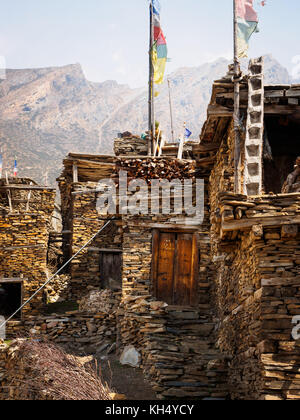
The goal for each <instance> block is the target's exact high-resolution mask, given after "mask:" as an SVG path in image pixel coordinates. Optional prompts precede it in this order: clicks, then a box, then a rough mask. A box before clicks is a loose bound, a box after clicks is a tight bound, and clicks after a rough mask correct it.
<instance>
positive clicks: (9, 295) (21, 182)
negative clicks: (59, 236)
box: [0, 178, 56, 318]
mask: <svg viewBox="0 0 300 420" xmlns="http://www.w3.org/2000/svg"><path fill="white" fill-rule="evenodd" d="M55 195H56V192H55V189H54V188H49V187H41V186H38V185H37V184H36V183H35V182H34V181H32V180H30V179H25V178H9V179H8V180H5V179H1V180H0V299H1V302H0V303H1V304H0V315H2V316H4V317H8V316H10V315H11V314H12V313H13V312H14V311H16V310H17V309H18V308H19V307H20V306H21V304H22V303H23V302H25V300H27V299H28V298H29V297H30V296H31V295H32V294H33V293H34V292H35V291H36V290H37V289H38V288H39V287H40V286H41V285H42V284H43V283H45V282H46V280H47V253H48V243H49V232H50V230H51V217H52V212H53V209H54V201H55ZM42 300H43V295H42V294H41V295H39V296H37V297H36V298H35V299H34V300H32V302H31V303H30V304H29V305H28V306H26V307H24V309H23V311H22V312H20V313H19V314H18V316H17V318H24V317H25V318H26V317H27V316H28V315H34V314H38V313H39V308H40V307H41V305H42V303H43V302H42Z"/></svg>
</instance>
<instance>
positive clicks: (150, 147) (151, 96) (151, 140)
mask: <svg viewBox="0 0 300 420" xmlns="http://www.w3.org/2000/svg"><path fill="white" fill-rule="evenodd" d="M153 43H154V24H153V2H152V0H150V45H149V111H148V114H149V115H148V118H149V126H148V130H149V140H148V156H152V153H153V144H154V91H153V90H154V68H153V63H152V48H153Z"/></svg>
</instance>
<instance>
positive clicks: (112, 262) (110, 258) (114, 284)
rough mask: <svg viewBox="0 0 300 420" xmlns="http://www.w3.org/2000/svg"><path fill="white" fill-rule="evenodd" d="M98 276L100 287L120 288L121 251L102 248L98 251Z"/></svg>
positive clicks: (118, 289)
mask: <svg viewBox="0 0 300 420" xmlns="http://www.w3.org/2000/svg"><path fill="white" fill-rule="evenodd" d="M100 278H101V288H102V289H111V290H113V291H121V290H122V253H121V251H110V250H102V251H101V252H100Z"/></svg>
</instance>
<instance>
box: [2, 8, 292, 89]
mask: <svg viewBox="0 0 300 420" xmlns="http://www.w3.org/2000/svg"><path fill="white" fill-rule="evenodd" d="M160 1H161V5H162V12H161V16H162V23H163V30H164V32H165V34H166V37H167V42H168V47H169V57H170V58H171V59H172V62H171V63H169V64H168V72H171V71H173V70H175V69H177V68H178V67H183V66H188V67H190V66H198V65H200V64H202V63H204V62H207V61H213V60H214V59H216V58H218V57H221V56H223V57H227V58H230V57H231V56H232V0H160ZM254 2H255V4H256V5H257V6H256V9H257V11H258V13H259V16H260V33H259V34H256V35H254V36H253V38H252V41H251V49H250V56H259V55H262V54H265V53H272V54H273V56H274V57H275V58H277V59H278V60H279V61H280V62H281V63H282V64H283V65H285V66H286V67H288V69H289V70H290V71H292V70H293V68H294V71H295V64H297V63H298V62H299V63H300V42H299V41H300V25H299V18H300V1H299V0H267V6H266V7H264V8H263V7H261V6H258V4H259V3H260V2H259V1H257V0H254ZM0 4H1V17H0V23H1V24H0V56H1V55H2V56H4V57H5V59H6V63H7V67H8V68H28V67H46V66H60V65H65V64H70V63H81V64H82V66H83V69H84V71H85V74H86V76H87V78H88V79H90V80H92V81H104V80H107V79H115V80H117V81H118V82H120V83H128V84H130V85H131V86H132V87H135V86H142V85H146V83H147V65H148V61H147V60H148V58H147V51H148V33H149V29H148V20H149V13H148V0H127V1H125V0H109V1H106V0H7V1H3V0H2V1H1V2H0ZM295 56H299V57H298V58H297V57H296V58H294V64H293V62H292V60H293V57H295Z"/></svg>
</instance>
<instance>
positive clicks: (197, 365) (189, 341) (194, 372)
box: [143, 307, 228, 400]
mask: <svg viewBox="0 0 300 420" xmlns="http://www.w3.org/2000/svg"><path fill="white" fill-rule="evenodd" d="M165 329H166V331H165V332H164V333H157V334H149V335H146V337H145V344H146V345H145V348H144V360H145V362H144V364H143V368H144V373H145V375H146V376H147V378H148V379H149V380H150V382H151V384H152V386H153V389H154V390H155V392H156V393H157V395H158V397H159V398H160V399H173V398H175V399H181V398H185V399H187V398H188V399H198V400H219V399H226V398H227V395H228V392H227V360H226V357H225V356H224V355H222V354H221V353H220V352H219V350H218V349H217V348H216V347H215V341H216V337H215V332H214V330H215V324H214V323H212V322H209V319H208V318H207V316H201V314H200V313H199V311H197V310H192V309H191V308H187V309H184V308H182V309H179V308H178V307H177V308H176V307H174V308H173V307H169V308H168V309H167V317H166V318H165Z"/></svg>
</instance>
